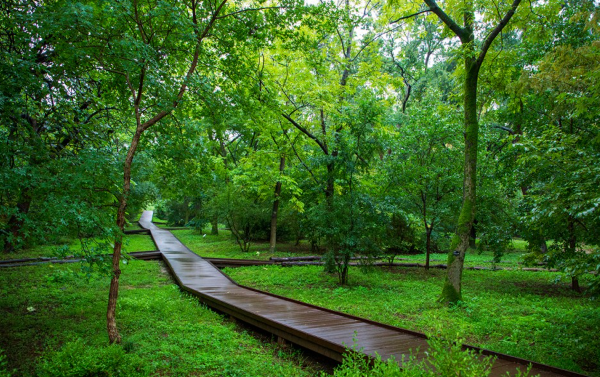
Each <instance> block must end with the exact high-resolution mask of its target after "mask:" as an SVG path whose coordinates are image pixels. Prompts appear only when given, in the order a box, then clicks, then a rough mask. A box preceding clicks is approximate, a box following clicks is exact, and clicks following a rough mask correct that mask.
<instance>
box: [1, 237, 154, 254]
mask: <svg viewBox="0 0 600 377" xmlns="http://www.w3.org/2000/svg"><path fill="white" fill-rule="evenodd" d="M64 245H68V246H69V252H73V253H77V252H79V251H81V243H80V242H79V240H77V239H75V240H65V241H64V242H62V243H60V244H57V245H39V246H35V247H32V248H29V249H24V250H20V251H19V252H18V253H14V254H12V253H11V254H0V259H2V260H4V259H20V258H39V257H54V256H56V252H57V249H58V248H59V247H63V246H64ZM123 250H124V251H125V252H132V251H151V250H156V245H154V241H152V237H150V236H149V235H146V234H130V235H126V236H125V237H124V239H123ZM110 252H112V251H110V250H108V251H107V253H110Z"/></svg>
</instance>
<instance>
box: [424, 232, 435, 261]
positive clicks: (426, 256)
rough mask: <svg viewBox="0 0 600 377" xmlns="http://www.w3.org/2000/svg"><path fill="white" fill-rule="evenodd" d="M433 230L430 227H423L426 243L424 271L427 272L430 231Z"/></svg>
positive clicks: (429, 252)
mask: <svg viewBox="0 0 600 377" xmlns="http://www.w3.org/2000/svg"><path fill="white" fill-rule="evenodd" d="M432 230H433V227H432V226H427V225H425V232H426V237H427V242H426V245H425V269H426V270H429V256H430V255H431V231H432Z"/></svg>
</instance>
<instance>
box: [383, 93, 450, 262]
mask: <svg viewBox="0 0 600 377" xmlns="http://www.w3.org/2000/svg"><path fill="white" fill-rule="evenodd" d="M428 103H429V99H428V98H426V99H425V100H424V103H423V104H415V105H413V107H412V108H411V109H410V110H409V111H408V113H407V114H406V116H405V117H404V118H405V120H404V121H400V122H399V123H400V124H399V126H398V130H397V131H396V132H395V134H394V135H393V136H392V139H393V141H392V145H393V147H392V148H391V154H389V155H388V156H386V165H387V166H388V169H389V170H387V171H386V174H384V176H385V177H386V178H385V180H386V181H387V182H386V186H387V187H389V189H388V192H389V193H390V194H391V195H392V196H394V197H395V198H396V200H397V201H398V203H399V205H398V207H400V210H403V211H404V212H406V213H408V214H410V215H411V216H413V217H414V218H417V219H419V221H420V222H421V224H422V228H423V230H424V235H425V237H424V239H425V242H424V243H425V269H428V268H429V257H430V253H431V251H432V246H433V245H432V242H433V241H437V240H438V237H435V233H434V231H438V229H440V230H441V229H443V228H444V227H447V226H448V224H449V223H451V222H454V221H455V218H454V216H453V215H454V213H456V208H457V204H458V203H457V200H456V199H457V198H458V196H457V194H458V191H459V187H460V149H461V148H460V147H461V141H460V140H457V139H458V138H457V132H456V124H457V123H456V114H455V113H456V110H454V109H452V107H451V106H442V105H437V106H436V107H435V108H432V107H431V106H430V105H429V106H428ZM419 105H420V106H419ZM432 237H435V239H434V240H432ZM439 241H441V237H439Z"/></svg>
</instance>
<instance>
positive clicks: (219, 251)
mask: <svg viewBox="0 0 600 377" xmlns="http://www.w3.org/2000/svg"><path fill="white" fill-rule="evenodd" d="M172 233H173V234H174V235H175V236H176V237H177V238H178V239H179V240H180V241H181V242H182V243H183V244H184V245H186V246H187V247H188V248H190V250H192V251H193V252H195V253H196V254H198V255H200V256H203V257H207V258H234V259H260V260H267V259H269V258H270V257H292V256H302V255H314V253H313V252H311V250H310V246H309V245H307V244H306V242H302V243H301V244H300V245H299V246H295V245H294V244H293V243H286V242H280V243H278V244H277V250H276V251H275V252H274V253H271V252H269V243H268V242H260V243H257V242H255V243H252V244H251V246H250V251H249V252H247V253H243V252H241V251H240V247H239V246H238V245H237V244H236V243H235V240H234V239H233V238H232V236H231V232H230V231H228V230H223V229H220V230H219V235H218V236H213V235H211V234H210V229H205V232H198V231H196V230H193V229H186V230H173V231H172Z"/></svg>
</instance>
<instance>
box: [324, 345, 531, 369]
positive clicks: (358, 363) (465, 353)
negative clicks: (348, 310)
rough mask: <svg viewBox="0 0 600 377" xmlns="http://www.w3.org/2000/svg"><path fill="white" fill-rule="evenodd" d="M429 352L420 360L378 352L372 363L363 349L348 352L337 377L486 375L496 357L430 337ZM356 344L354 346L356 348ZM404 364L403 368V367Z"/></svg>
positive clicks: (339, 367)
mask: <svg viewBox="0 0 600 377" xmlns="http://www.w3.org/2000/svg"><path fill="white" fill-rule="evenodd" d="M428 343H429V349H428V350H427V356H426V357H425V358H424V359H422V360H420V361H417V359H416V358H415V357H414V356H413V355H410V356H409V357H407V358H405V357H403V358H402V360H401V361H400V362H398V361H396V360H395V359H394V358H393V357H391V358H389V359H387V360H386V361H383V360H381V357H380V356H379V355H376V357H375V359H374V360H373V362H372V364H370V363H369V361H368V360H367V359H366V358H365V357H364V355H363V354H362V353H359V352H352V351H350V352H347V353H346V354H345V355H344V361H343V362H342V364H341V365H340V366H338V367H337V368H336V369H335V371H334V374H333V375H334V376H335V377H446V376H461V377H485V376H488V375H489V374H490V371H491V368H492V365H493V364H494V361H495V359H494V358H493V357H491V356H490V357H481V355H480V354H479V353H478V352H475V351H472V350H463V349H462V347H461V346H460V345H459V343H460V342H456V343H455V342H448V341H442V340H439V339H435V338H432V339H429V341H428ZM355 348H356V346H354V347H353V349H355ZM400 364H401V365H402V368H400ZM517 376H519V377H526V376H529V370H527V371H526V372H523V373H521V372H519V373H518V374H517Z"/></svg>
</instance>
